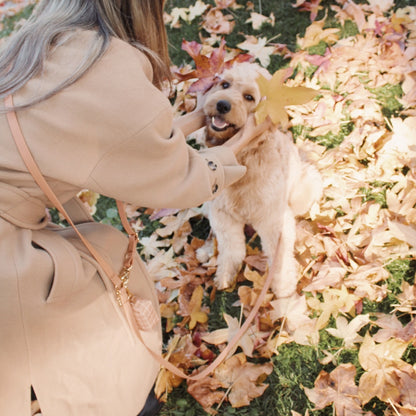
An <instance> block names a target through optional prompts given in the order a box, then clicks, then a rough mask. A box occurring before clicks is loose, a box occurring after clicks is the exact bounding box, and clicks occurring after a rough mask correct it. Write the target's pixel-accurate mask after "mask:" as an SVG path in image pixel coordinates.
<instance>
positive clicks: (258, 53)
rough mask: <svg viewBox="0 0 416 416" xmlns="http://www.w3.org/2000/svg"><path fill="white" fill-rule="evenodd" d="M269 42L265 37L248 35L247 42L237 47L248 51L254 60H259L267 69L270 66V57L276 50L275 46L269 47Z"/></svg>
mask: <svg viewBox="0 0 416 416" xmlns="http://www.w3.org/2000/svg"><path fill="white" fill-rule="evenodd" d="M268 42H269V41H268V40H267V38H265V37H260V38H259V37H256V36H251V35H248V36H246V40H245V41H244V42H241V43H239V44H238V45H237V47H238V48H240V49H243V50H245V51H248V53H249V54H250V55H251V56H253V57H254V58H256V59H258V61H259V62H260V65H261V66H263V67H265V68H267V67H268V66H269V65H270V55H272V54H273V53H274V52H275V50H276V48H275V47H274V46H267V44H268Z"/></svg>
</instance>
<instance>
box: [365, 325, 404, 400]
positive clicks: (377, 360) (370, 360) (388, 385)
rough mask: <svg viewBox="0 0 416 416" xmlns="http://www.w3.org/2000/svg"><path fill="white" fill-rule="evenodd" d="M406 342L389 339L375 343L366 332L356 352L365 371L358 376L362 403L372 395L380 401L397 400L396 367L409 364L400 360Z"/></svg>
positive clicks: (398, 395) (398, 391)
mask: <svg viewBox="0 0 416 416" xmlns="http://www.w3.org/2000/svg"><path fill="white" fill-rule="evenodd" d="M407 345H408V342H404V341H401V340H396V339H390V340H388V341H385V342H382V343H380V344H376V343H375V342H374V340H373V338H372V337H371V336H370V335H369V334H368V333H367V334H366V335H365V337H364V341H363V343H362V344H361V348H360V351H359V353H358V359H359V360H360V364H361V366H362V367H363V369H364V370H365V373H364V374H363V375H362V376H361V378H360V383H359V397H360V399H361V401H362V402H363V404H366V403H368V402H369V401H370V400H371V399H372V398H373V397H374V396H377V397H378V398H379V399H380V400H382V401H387V400H389V399H390V400H394V401H397V402H398V401H399V399H400V390H399V385H398V376H397V373H395V370H396V369H403V368H406V367H408V366H410V365H409V364H407V363H405V362H404V361H402V360H401V356H402V355H403V353H404V351H405V350H406V348H407Z"/></svg>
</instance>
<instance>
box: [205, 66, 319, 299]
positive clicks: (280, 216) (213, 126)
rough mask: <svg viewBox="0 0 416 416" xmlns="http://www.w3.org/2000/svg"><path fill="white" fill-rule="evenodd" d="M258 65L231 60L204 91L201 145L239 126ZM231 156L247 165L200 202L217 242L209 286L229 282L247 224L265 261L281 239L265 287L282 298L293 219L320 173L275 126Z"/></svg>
mask: <svg viewBox="0 0 416 416" xmlns="http://www.w3.org/2000/svg"><path fill="white" fill-rule="evenodd" d="M264 71H265V70H264V69H263V68H261V67H259V66H258V65H256V64H248V63H245V64H239V65H237V66H234V67H233V68H232V69H229V70H227V71H225V72H224V73H223V75H222V76H221V80H220V82H219V83H218V84H217V85H215V86H214V87H213V88H212V89H211V90H210V91H209V92H208V93H207V95H206V100H205V103H204V112H205V114H206V144H207V146H215V145H219V144H222V143H224V142H225V141H226V140H227V139H229V138H230V137H231V136H232V135H234V134H235V133H236V132H237V131H238V130H239V129H241V128H242V127H243V126H244V124H245V122H246V120H247V117H248V115H249V114H250V113H252V112H254V110H255V108H256V106H257V104H258V103H259V101H260V99H261V97H260V91H259V88H258V86H257V83H256V78H257V77H258V75H259V73H260V72H261V73H263V75H264ZM266 72H267V71H266ZM266 76H269V77H270V74H269V73H268V72H267V74H266ZM237 159H238V161H239V162H240V163H241V164H242V165H245V166H246V167H247V173H246V175H245V176H244V177H243V178H242V179H240V180H239V181H238V182H236V183H234V184H233V185H231V186H230V187H228V188H227V189H225V190H224V191H222V193H221V194H220V195H218V196H217V197H216V198H215V199H214V200H212V201H210V202H208V203H207V208H208V218H209V221H210V224H211V227H212V229H213V231H214V233H215V236H216V238H217V243H218V268H217V273H216V277H215V284H216V286H217V287H218V288H219V289H225V288H227V287H229V286H231V285H232V284H233V281H234V279H235V277H236V275H237V273H238V271H239V269H240V268H241V265H242V262H243V260H244V258H245V255H246V245H245V235H244V226H245V225H246V224H250V225H251V226H252V227H253V228H254V229H255V230H256V231H257V233H258V235H259V236H260V238H261V243H262V247H263V251H264V253H265V255H266V256H267V258H268V260H269V263H270V262H271V260H272V258H273V255H274V252H275V250H276V246H277V243H278V241H279V237H281V242H280V251H279V253H281V255H280V256H279V262H281V263H280V267H278V270H279V272H278V273H276V275H275V276H274V277H273V283H272V289H273V291H274V293H275V294H276V296H278V297H285V296H290V295H291V294H293V293H294V292H295V291H296V285H297V262H296V260H295V258H294V243H295V238H296V223H295V217H296V216H297V215H301V214H304V213H306V212H307V211H308V210H309V208H310V206H311V205H312V203H313V202H314V201H316V200H318V199H319V198H320V197H321V194H322V182H321V177H320V175H319V173H318V171H317V170H316V169H315V168H314V167H313V166H312V165H310V164H308V163H306V162H304V161H303V160H302V159H301V157H300V155H299V152H298V150H297V147H296V146H295V144H294V143H293V140H292V137H291V135H290V134H289V133H283V132H281V131H279V130H277V129H274V130H273V131H272V130H269V131H266V132H265V133H263V134H262V135H261V136H259V137H258V138H256V139H254V140H253V141H252V142H251V143H250V144H249V145H248V146H247V147H246V148H244V149H243V150H242V151H241V152H240V153H239V154H238V155H237Z"/></svg>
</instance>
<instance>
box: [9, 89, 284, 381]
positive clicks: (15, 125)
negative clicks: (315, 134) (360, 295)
mask: <svg viewBox="0 0 416 416" xmlns="http://www.w3.org/2000/svg"><path fill="white" fill-rule="evenodd" d="M4 101H5V104H6V108H13V98H12V96H11V95H9V96H7V97H6V98H5V100H4ZM7 120H8V123H9V126H10V130H11V132H12V135H13V138H14V141H15V142H16V146H17V149H18V151H19V153H20V155H21V157H22V159H23V161H24V163H25V165H26V167H27V169H28V171H29V172H30V173H31V174H32V176H33V178H34V180H35V182H36V183H37V184H38V186H39V187H40V188H41V189H42V191H43V192H44V193H45V195H46V196H47V197H48V199H49V200H50V201H51V202H52V204H53V205H54V206H55V207H56V208H57V209H58V210H59V211H60V212H61V214H62V215H63V216H64V218H65V219H66V220H67V221H68V223H69V224H70V225H71V226H72V227H73V228H74V230H75V232H76V233H77V235H78V236H79V238H80V240H81V241H82V242H83V244H84V245H85V246H86V248H87V249H88V250H89V251H90V253H91V255H92V256H93V257H94V259H95V260H96V261H97V263H98V264H99V265H100V267H101V268H102V270H103V271H104V273H105V274H106V275H107V276H108V278H109V279H110V280H111V282H112V283H113V285H114V288H115V290H116V292H117V290H118V291H119V292H120V293H118V300H119V304H120V306H121V307H122V308H123V310H124V312H125V315H126V318H127V320H128V322H129V324H130V326H131V328H132V329H133V331H134V333H135V334H136V335H137V336H138V338H139V340H140V341H141V342H142V343H143V345H144V346H145V347H146V348H147V350H148V351H149V353H150V354H151V355H152V356H153V357H154V358H155V360H157V361H158V362H159V364H160V365H161V366H162V367H165V368H166V369H167V370H169V371H170V372H172V373H173V374H175V375H177V376H179V377H181V378H184V379H187V380H193V381H196V380H200V379H202V378H204V377H206V376H208V375H209V374H211V373H212V372H213V371H214V370H215V368H217V367H218V366H219V365H220V364H221V362H223V361H224V360H225V359H226V358H227V356H228V354H229V353H230V352H231V351H232V350H233V348H234V347H235V345H237V342H238V341H239V340H240V338H241V337H242V336H243V335H244V333H245V332H246V331H247V330H248V328H249V326H250V325H251V323H252V322H253V320H254V318H255V316H256V315H257V312H258V311H259V308H260V306H261V305H262V303H263V300H264V298H265V296H266V293H267V290H268V289H269V287H270V284H271V281H272V277H273V275H274V274H275V272H276V270H277V267H278V261H277V259H278V258H279V251H280V246H281V244H280V238H279V242H278V244H277V247H276V251H275V254H274V257H273V261H272V265H271V267H270V270H269V272H268V275H267V278H266V281H265V283H264V286H263V288H262V290H261V292H260V294H259V296H258V298H257V300H256V303H255V305H254V307H253V309H252V310H251V311H250V313H249V315H248V317H247V319H246V320H245V322H244V323H243V325H242V326H241V328H240V329H239V330H238V332H237V333H236V334H235V336H234V337H233V339H232V340H231V341H230V342H229V343H228V345H227V346H226V347H225V348H224V350H223V351H222V352H221V353H220V354H219V355H218V356H217V358H216V359H215V360H214V361H213V362H212V363H211V364H210V365H208V367H206V368H205V369H204V370H203V371H201V372H199V373H198V374H196V375H193V376H192V375H187V374H185V373H184V372H183V371H181V370H179V369H178V368H177V367H176V366H174V365H173V364H172V363H171V362H169V361H168V360H166V359H164V358H163V357H162V356H161V355H160V354H158V353H156V352H154V351H153V350H152V349H151V348H149V347H148V346H147V345H146V343H145V341H144V340H143V337H142V330H141V329H140V327H139V325H138V324H137V321H136V318H135V316H134V314H133V311H132V308H131V306H130V301H129V298H130V294H129V293H128V291H127V290H124V289H125V288H124V287H123V281H122V280H121V279H120V276H119V275H118V274H117V273H116V272H115V271H114V270H113V268H112V266H111V265H110V264H109V263H108V262H107V261H106V260H105V259H104V258H103V257H102V256H101V254H100V253H98V251H97V250H96V249H95V248H94V247H93V246H92V245H91V243H90V242H89V241H88V240H87V239H86V238H85V237H84V236H83V235H82V234H81V233H80V232H79V231H78V229H77V227H76V225H75V224H74V223H73V221H72V220H71V218H70V217H69V215H68V213H67V212H66V210H65V208H64V207H63V205H62V204H61V202H60V201H59V199H58V198H57V196H56V195H55V193H54V192H53V190H52V189H51V187H50V186H49V184H48V183H47V182H46V180H45V178H44V176H43V175H42V173H41V171H40V169H39V167H38V165H37V163H36V161H35V160H34V158H33V156H32V154H31V152H30V150H29V148H28V146H27V143H26V140H25V138H24V135H23V132H22V130H21V128H20V125H19V122H18V120H17V116H16V112H15V111H14V110H10V111H9V112H8V113H7ZM117 208H118V210H119V215H120V219H121V222H122V224H123V227H124V229H125V231H126V232H127V234H128V235H129V245H128V249H127V252H126V256H125V259H124V263H123V266H124V267H126V268H129V267H131V265H132V262H133V253H134V250H136V245H137V234H136V233H135V232H134V230H133V229H132V228H131V226H130V223H129V221H128V219H127V215H126V211H125V207H124V204H123V203H122V202H120V201H117Z"/></svg>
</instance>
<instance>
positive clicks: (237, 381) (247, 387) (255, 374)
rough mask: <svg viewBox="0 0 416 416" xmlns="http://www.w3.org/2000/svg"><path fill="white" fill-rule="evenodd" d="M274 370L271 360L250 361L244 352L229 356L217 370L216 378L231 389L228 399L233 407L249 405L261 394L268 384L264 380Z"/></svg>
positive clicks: (215, 372)
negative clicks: (261, 362)
mask: <svg viewBox="0 0 416 416" xmlns="http://www.w3.org/2000/svg"><path fill="white" fill-rule="evenodd" d="M272 371H273V364H272V363H271V362H268V363H265V364H254V363H249V362H247V360H246V357H245V355H244V354H243V353H240V354H237V355H234V356H232V357H231V358H229V359H228V360H227V361H225V362H224V363H223V364H221V365H220V366H219V367H218V368H217V369H216V370H215V371H214V375H215V378H216V379H217V380H218V381H220V383H221V385H222V387H224V388H226V389H229V390H230V392H229V394H228V396H227V397H228V400H229V402H230V403H231V405H232V406H233V407H242V406H248V405H249V404H250V402H251V400H253V399H254V398H256V397H259V396H261V395H262V394H263V393H264V390H266V389H267V387H268V384H264V383H263V381H264V379H265V377H266V376H267V375H269V374H270V373H271V372H272Z"/></svg>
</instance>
